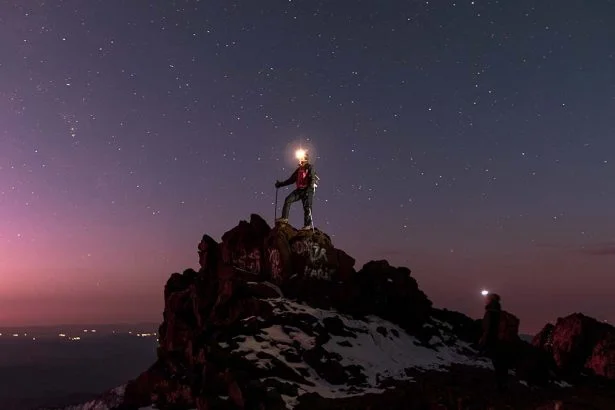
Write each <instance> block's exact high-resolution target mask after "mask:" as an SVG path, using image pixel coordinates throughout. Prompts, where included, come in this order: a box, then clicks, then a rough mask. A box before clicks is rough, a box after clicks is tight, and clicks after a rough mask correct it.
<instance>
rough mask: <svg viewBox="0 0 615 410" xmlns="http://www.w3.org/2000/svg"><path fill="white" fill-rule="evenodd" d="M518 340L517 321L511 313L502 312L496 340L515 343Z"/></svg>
mask: <svg viewBox="0 0 615 410" xmlns="http://www.w3.org/2000/svg"><path fill="white" fill-rule="evenodd" d="M518 338H519V319H518V318H517V317H516V316H515V315H513V314H512V313H508V312H506V311H505V310H502V311H501V313H500V324H499V328H498V340H500V341H502V342H515V341H517V339H518Z"/></svg>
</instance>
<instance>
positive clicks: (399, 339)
mask: <svg viewBox="0 0 615 410" xmlns="http://www.w3.org/2000/svg"><path fill="white" fill-rule="evenodd" d="M268 302H269V303H271V304H272V306H273V308H274V309H273V311H274V313H275V314H276V315H280V316H284V315H289V314H290V315H293V314H301V315H305V314H307V315H310V316H312V317H313V318H315V319H316V321H317V323H314V325H313V326H311V328H314V327H318V325H320V326H322V327H323V328H326V326H325V322H324V320H325V319H327V318H335V319H336V320H341V321H342V323H343V325H344V328H345V329H344V330H345V331H346V332H350V333H352V335H353V336H348V337H346V336H335V335H330V337H331V339H330V340H329V341H327V342H326V343H324V344H323V345H322V346H321V347H322V349H324V350H325V351H326V352H327V353H328V354H327V355H326V356H327V358H323V360H321V362H323V363H324V362H327V361H328V360H331V361H336V359H335V358H336V357H340V358H341V359H340V360H339V362H338V363H339V364H341V365H342V366H343V367H347V366H353V368H354V369H360V373H361V374H362V375H363V376H364V377H365V379H366V383H362V384H358V383H357V384H355V385H349V384H331V383H330V382H328V381H327V380H325V379H324V378H323V377H321V376H320V375H319V374H318V373H317V372H316V370H315V369H313V368H312V367H311V366H310V365H308V364H307V363H305V362H303V361H299V362H296V361H294V360H293V361H292V362H291V361H289V360H287V359H286V355H288V353H292V355H293V356H295V357H296V356H299V357H301V356H302V355H303V353H304V352H305V351H307V350H310V349H313V348H314V347H316V337H314V336H312V335H309V334H307V333H306V332H305V331H303V330H301V329H299V328H297V327H292V326H280V325H272V326H270V327H267V328H264V329H261V332H260V333H259V334H258V335H256V336H238V337H236V338H235V340H236V341H237V342H238V345H239V347H238V348H237V349H236V350H235V352H236V353H243V354H245V355H243V356H244V357H245V358H246V359H247V360H249V361H251V362H253V363H254V364H255V365H256V366H257V367H259V368H261V369H271V368H273V366H274V364H273V358H275V359H277V360H279V361H281V362H282V363H283V364H284V365H285V366H286V367H287V368H288V369H290V370H291V371H293V372H294V373H295V375H296V379H297V380H304V382H294V381H289V380H283V379H279V378H277V377H265V378H263V379H262V380H263V381H264V380H279V381H281V382H284V383H293V384H294V385H295V386H296V387H297V388H298V390H299V394H298V396H301V395H302V394H305V393H318V394H319V395H320V396H322V397H325V398H342V397H351V396H357V395H363V394H366V393H380V392H383V391H384V390H385V389H384V388H383V387H381V383H382V382H383V381H384V380H385V379H394V380H412V377H411V376H410V375H409V373H410V371H411V370H415V371H427V370H438V371H445V370H446V369H447V368H448V367H449V366H450V365H452V364H465V365H470V366H476V367H484V368H490V367H491V364H490V363H489V362H488V361H487V360H486V359H484V358H480V357H478V355H477V353H476V351H474V350H473V349H472V347H471V346H470V345H469V344H468V343H465V342H462V341H456V342H455V343H454V344H453V345H452V346H442V345H440V346H436V347H427V346H423V345H421V343H420V342H419V341H418V340H417V339H416V338H415V337H413V336H411V335H409V334H408V333H406V332H405V331H404V330H403V329H402V328H401V327H399V326H397V325H395V324H393V323H391V322H389V321H386V320H383V319H381V318H380V317H377V316H369V317H367V318H366V320H357V319H352V318H350V317H347V316H345V315H342V314H340V313H338V312H336V311H331V310H325V309H317V308H313V307H311V306H308V305H303V304H300V303H297V302H293V301H288V300H284V299H268ZM440 324H441V325H442V327H444V328H452V326H451V325H450V324H448V323H445V322H440ZM304 325H306V324H305V323H304ZM441 338H442V336H441V337H440V339H441ZM432 341H434V339H432ZM435 341H440V340H438V338H437V337H435ZM257 353H260V355H257ZM263 353H265V354H266V356H267V357H264V356H265V355H263ZM468 354H470V355H471V356H472V357H469V356H468ZM337 355H339V356H337ZM259 356H260V357H259ZM330 356H332V357H330ZM347 374H348V372H347ZM350 378H352V375H350ZM282 398H283V399H284V401H285V402H286V404H287V406H288V407H289V408H293V407H294V406H295V405H296V404H297V403H298V401H297V398H295V397H291V396H287V395H282Z"/></svg>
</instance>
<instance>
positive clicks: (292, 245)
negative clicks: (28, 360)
mask: <svg viewBox="0 0 615 410" xmlns="http://www.w3.org/2000/svg"><path fill="white" fill-rule="evenodd" d="M198 259H199V265H200V269H199V270H198V271H195V270H192V269H187V270H185V271H184V272H183V273H181V274H180V273H174V274H172V275H171V276H170V278H169V279H168V281H167V283H166V285H165V287H164V302H165V305H164V313H163V322H162V324H161V325H160V328H159V332H158V333H159V335H158V336H159V337H158V338H159V347H158V360H157V361H156V362H155V363H154V364H153V365H152V366H151V367H150V368H149V369H147V370H146V371H144V372H143V373H142V374H141V375H139V376H138V377H137V378H136V379H135V380H132V381H130V382H129V383H128V384H127V385H126V386H125V388H122V392H123V397H122V399H121V402H120V403H119V404H118V403H117V400H116V401H115V402H114V403H113V407H111V406H108V407H104V405H103V404H100V406H99V405H98V404H96V406H98V407H96V408H97V409H117V410H137V409H145V408H150V407H147V406H155V408H157V409H161V410H188V409H198V410H213V409H220V410H224V409H228V410H231V409H233V410H239V409H241V410H253V409H254V410H265V409H273V410H278V409H279V410H283V409H291V408H294V409H306V410H308V409H309V410H324V409H348V410H349V409H353V410H354V409H356V410H360V409H365V410H368V409H380V408H391V409H410V410H411V409H416V410H418V409H421V410H423V409H446V410H452V409H458V410H459V409H464V410H469V409H486V408H491V407H489V406H492V405H494V403H499V404H504V403H505V401H504V399H502V398H501V397H496V396H494V395H495V393H494V391H495V386H494V384H493V378H492V368H491V363H490V361H489V360H487V359H486V358H484V357H482V356H481V355H480V354H479V352H478V351H477V350H476V349H475V342H476V340H477V339H478V338H479V336H480V332H481V321H480V320H473V319H471V318H469V317H467V316H465V315H463V314H461V313H458V312H453V311H449V310H439V309H435V308H433V306H432V303H431V301H430V300H429V299H428V298H427V296H426V295H425V294H424V293H423V292H422V291H421V290H420V289H419V286H418V284H417V282H416V280H415V279H414V278H413V277H412V275H411V271H410V270H409V269H407V268H403V267H394V266H391V265H390V264H389V263H388V262H386V261H371V262H369V263H367V264H365V265H364V266H363V267H362V268H361V269H359V270H356V269H355V266H354V265H355V260H354V259H353V258H352V257H350V256H349V255H347V254H346V253H345V252H343V251H342V250H340V249H337V248H336V247H335V246H334V245H333V243H332V241H331V238H330V237H329V236H328V235H326V234H325V233H324V232H321V231H319V230H313V231H312V230H296V229H294V228H293V227H291V226H290V225H286V224H282V225H276V226H274V227H273V228H271V227H270V226H269V225H268V224H267V223H266V222H265V221H264V220H263V219H262V218H261V217H259V216H258V215H252V216H251V218H250V220H249V221H241V222H240V223H239V224H238V225H237V226H236V227H235V228H233V229H231V230H230V231H228V232H227V233H225V234H224V235H223V236H222V240H221V242H220V243H218V242H216V240H214V239H213V238H212V237H210V236H208V235H204V236H203V237H202V239H201V241H200V243H199V244H198ZM583 323H585V321H583ZM558 326H560V327H561V326H562V324H561V323H560V322H558V324H557V325H556V326H554V327H553V332H551V333H549V335H550V336H549V335H547V334H546V333H545V334H541V335H539V336H537V339H536V340H537V341H538V342H536V341H535V344H536V346H532V345H530V344H528V343H525V342H522V341H521V340H519V341H518V347H517V350H516V352H515V359H516V362H515V365H514V368H515V370H516V378H517V381H518V383H516V384H514V383H513V384H514V388H515V389H517V391H519V394H515V395H514V399H506V400H509V401H506V404H509V403H510V400H513V401H514V403H515V407H513V408H516V409H526V408H527V409H536V408H537V407H538V404H539V403H545V402H548V400H551V399H552V398H556V399H560V398H562V397H561V396H562V393H561V388H560V387H558V386H556V385H554V384H553V380H552V375H553V374H552V373H551V370H552V368H555V365H553V366H551V362H552V361H553V360H552V359H551V356H550V353H547V351H546V350H545V346H547V345H549V346H553V345H554V343H553V340H559V339H557V338H556V339H554V338H553V337H552V336H553V335H558V334H560V333H558V332H559V331H558ZM581 327H582V328H583V329H582V331H583V332H584V331H585V330H584V329H585V327H583V326H581ZM545 332H546V331H545ZM589 332H590V333H591V331H589ZM568 333H571V332H568ZM572 333H574V332H572ZM575 334H576V333H575ZM592 335H593V333H592ZM588 338H589V339H587V340H586V339H583V340H584V341H583V342H574V343H572V345H574V346H577V347H575V348H574V349H573V348H568V350H566V349H567V347H566V346H567V345H565V344H564V343H562V344H561V345H560V344H555V345H557V346H559V347H558V348H557V349H556V350H557V351H558V352H559V353H557V355H558V356H557V357H558V358H559V359H558V360H560V361H558V364H562V363H567V365H569V366H570V367H571V368H573V369H576V368H579V367H583V368H592V369H594V368H596V369H601V370H600V371H601V372H602V373H601V374H604V375H607V376H608V375H609V374H610V373H609V370H608V368H609V367H608V366H609V364H608V363H612V361H611V362H609V360H611V359H612V354H613V348H612V338H610V336H609V337H607V336H606V335H605V334H603V333H600V336H596V335H593V336H588ZM574 340H577V339H574ZM578 346H582V347H578ZM573 350H574V351H577V350H578V351H579V352H582V353H579V354H578V355H576V354H572V355H568V356H566V354H564V352H566V351H573ZM549 352H551V351H549ZM609 355H610V356H609ZM562 358H565V359H562ZM562 360H563V361H562ZM528 383H529V384H532V385H533V386H537V385H541V386H542V388H543V389H544V392H543V393H541V394H540V395H530V394H528V392H530V390H529V387H527V385H528ZM490 392H491V393H490ZM549 392H550V393H549ZM595 393H596V392H595V391H591V394H593V396H591V395H590V396H591V397H594V396H596V394H595ZM574 394H575V396H574V397H575V398H576V399H578V397H579V394H580V393H579V392H577V391H575V392H574ZM113 397H115V396H113ZM511 397H513V396H511ZM601 397H602V396H601ZM606 400H607V401H608V399H606ZM498 408H499V407H498ZM568 408H570V409H574V408H576V407H565V409H568Z"/></svg>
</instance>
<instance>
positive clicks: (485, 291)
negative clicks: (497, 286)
mask: <svg viewBox="0 0 615 410" xmlns="http://www.w3.org/2000/svg"><path fill="white" fill-rule="evenodd" d="M480 294H481V295H483V296H487V295H488V294H489V291H488V290H487V289H483V290H481V292H480Z"/></svg>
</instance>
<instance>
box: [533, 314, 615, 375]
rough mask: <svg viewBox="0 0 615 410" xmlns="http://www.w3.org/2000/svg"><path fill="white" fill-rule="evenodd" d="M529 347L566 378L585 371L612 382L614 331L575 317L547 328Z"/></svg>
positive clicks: (582, 317)
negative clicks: (541, 353)
mask: <svg viewBox="0 0 615 410" xmlns="http://www.w3.org/2000/svg"><path fill="white" fill-rule="evenodd" d="M532 344H533V345H534V346H536V347H539V348H540V349H541V350H543V351H545V352H548V353H549V354H550V355H551V356H552V357H553V360H554V361H555V363H556V365H557V366H558V368H559V369H560V370H561V371H562V372H564V373H565V374H567V375H575V374H578V373H581V372H584V371H589V372H591V373H593V374H595V375H598V376H604V377H607V378H610V379H615V327H613V326H611V325H609V324H606V323H601V322H598V321H597V320H596V319H593V318H591V317H588V316H585V315H582V314H580V313H575V314H572V315H569V316H567V317H564V318H559V319H558V320H557V322H556V323H555V325H553V324H547V325H546V326H545V327H544V328H543V330H542V331H541V332H540V333H539V334H537V335H536V336H535V337H534V340H533V341H532Z"/></svg>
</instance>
